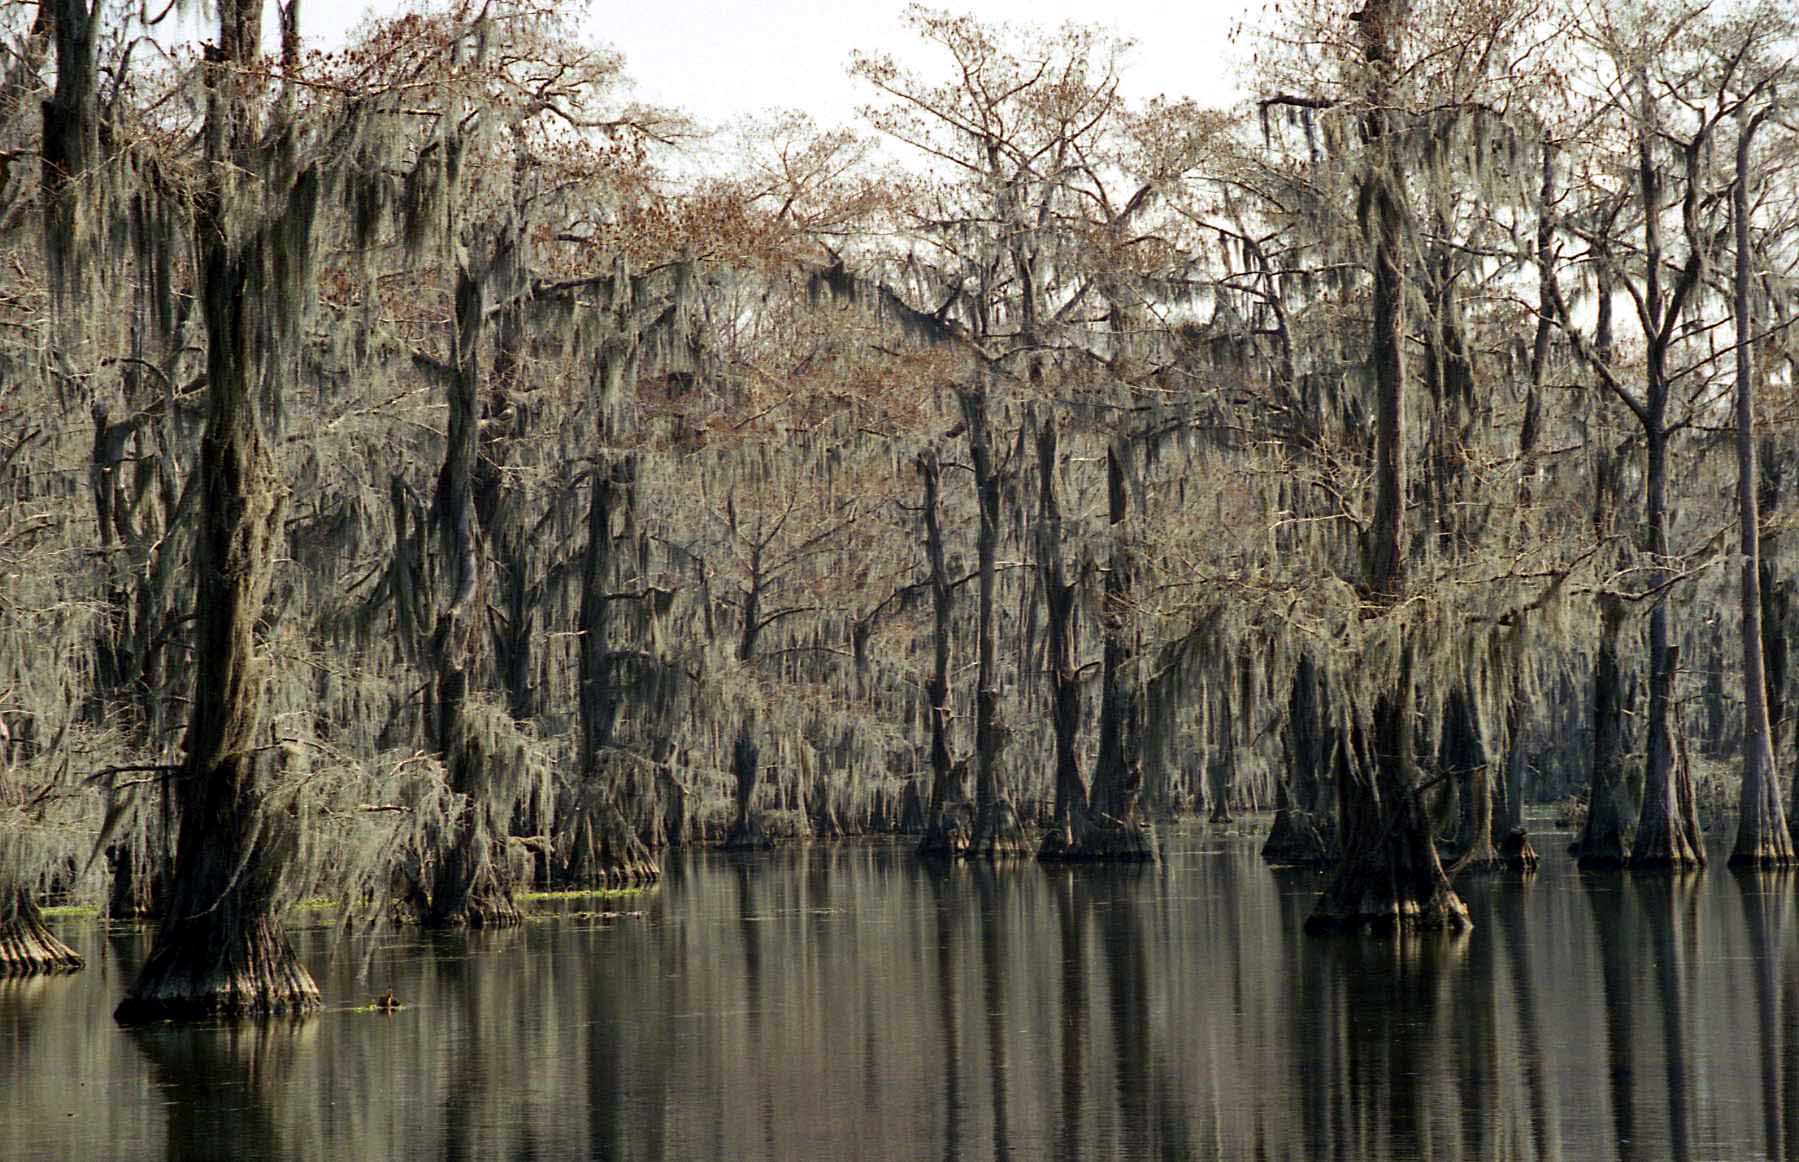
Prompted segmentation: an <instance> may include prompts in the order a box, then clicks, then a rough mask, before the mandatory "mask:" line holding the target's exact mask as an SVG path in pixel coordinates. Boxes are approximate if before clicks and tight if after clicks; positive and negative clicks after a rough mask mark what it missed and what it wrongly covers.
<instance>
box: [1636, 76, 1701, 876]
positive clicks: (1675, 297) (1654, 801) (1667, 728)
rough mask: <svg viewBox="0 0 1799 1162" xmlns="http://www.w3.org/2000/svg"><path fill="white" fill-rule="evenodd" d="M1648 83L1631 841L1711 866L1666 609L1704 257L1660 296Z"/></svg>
mask: <svg viewBox="0 0 1799 1162" xmlns="http://www.w3.org/2000/svg"><path fill="white" fill-rule="evenodd" d="M1639 83H1640V84H1641V86H1642V108H1641V111H1640V116H1639V117H1638V124H1637V133H1638V144H1637V155H1638V167H1637V177H1638V187H1639V191H1640V194H1641V198H1642V202H1643V207H1644V215H1643V256H1644V276H1643V277H1644V290H1643V299H1644V301H1645V302H1646V303H1647V304H1649V310H1648V312H1647V314H1646V317H1645V319H1644V322H1645V324H1646V326H1645V331H1647V332H1648V334H1647V335H1646V336H1645V338H1646V340H1647V346H1648V350H1647V352H1646V359H1645V373H1646V376H1647V381H1646V383H1645V396H1644V399H1643V406H1642V409H1641V411H1640V412H1639V413H1638V418H1639V420H1640V421H1641V423H1642V426H1643V444H1644V458H1645V462H1644V478H1643V499H1644V505H1645V508H1646V509H1647V513H1646V515H1647V518H1648V521H1647V526H1648V527H1647V531H1648V537H1649V543H1648V544H1647V545H1646V546H1644V547H1645V548H1646V549H1647V550H1648V557H1649V568H1648V570H1647V578H1646V579H1647V581H1648V585H1649V589H1650V591H1651V592H1652V593H1654V594H1655V596H1653V597H1652V598H1651V599H1650V600H1651V602H1652V604H1651V605H1650V608H1649V720H1648V723H1647V726H1648V732H1649V738H1648V754H1647V756H1646V759H1645V765H1644V770H1643V803H1642V808H1641V810H1640V812H1639V814H1638V816H1637V832H1636V837H1635V839H1634V841H1633V842H1632V844H1631V850H1630V862H1631V865H1632V866H1633V867H1645V868H1663V867H1673V868H1678V867H1699V866H1703V865H1704V863H1705V848H1704V845H1703V844H1702V843H1701V841H1700V834H1699V820H1698V818H1697V816H1696V815H1695V814H1694V811H1693V809H1692V801H1693V796H1692V791H1691V786H1690V778H1691V776H1690V774H1689V772H1688V771H1687V769H1686V765H1685V764H1684V763H1679V764H1677V763H1676V762H1675V756H1674V733H1673V719H1674V677H1675V674H1676V671H1677V668H1678V661H1679V651H1678V649H1677V647H1676V646H1675V645H1674V643H1673V630H1672V626H1671V625H1670V620H1671V614H1670V611H1669V609H1668V593H1667V586H1668V583H1669V581H1670V575H1669V569H1668V560H1669V552H1670V546H1669V540H1668V393H1669V379H1668V365H1667V361H1668V348H1669V345H1670V344H1671V343H1672V341H1673V336H1674V326H1675V324H1676V323H1678V322H1679V316H1680V313H1681V306H1682V304H1683V303H1684V302H1685V292H1686V291H1687V290H1689V289H1690V287H1691V285H1692V284H1693V283H1694V282H1696V281H1697V278H1698V273H1699V263H1700V261H1701V259H1702V256H1701V255H1699V254H1693V255H1690V256H1689V257H1688V259H1687V263H1686V265H1685V267H1684V268H1683V269H1682V271H1681V276H1680V277H1681V286H1680V287H1678V288H1677V289H1676V290H1675V291H1674V293H1673V294H1672V295H1670V296H1667V297H1666V298H1664V296H1663V294H1662V283H1661V278H1662V262H1663V251H1662V239H1661V222H1660V214H1659V209H1660V206H1661V204H1662V198H1661V175H1660V170H1659V169H1658V168H1657V167H1656V165H1655V161H1654V158H1653V156H1652V154H1651V140H1652V135H1653V134H1654V133H1655V131H1656V130H1655V124H1654V122H1655V118H1654V104H1653V100H1652V98H1651V96H1650V92H1649V83H1648V80H1647V79H1646V78H1639ZM1694 165H1696V162H1694V161H1693V159H1691V158H1689V171H1688V174H1687V184H1688V190H1687V196H1686V205H1685V209H1684V211H1683V212H1684V214H1685V215H1686V220H1687V222H1688V225H1689V227H1690V226H1691V225H1692V217H1691V216H1692V214H1693V213H1694V209H1693V206H1694V202H1695V199H1696V198H1697V196H1698V193H1697V190H1696V189H1694V188H1693V187H1694V183H1696V182H1697V180H1698V175H1697V173H1696V172H1695V170H1694V168H1693V167H1694Z"/></svg>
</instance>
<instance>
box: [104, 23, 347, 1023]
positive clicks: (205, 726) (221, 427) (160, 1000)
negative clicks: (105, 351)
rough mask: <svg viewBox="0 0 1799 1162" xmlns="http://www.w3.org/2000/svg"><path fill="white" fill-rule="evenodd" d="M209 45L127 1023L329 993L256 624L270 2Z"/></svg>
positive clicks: (263, 516) (267, 514) (267, 511)
mask: <svg viewBox="0 0 1799 1162" xmlns="http://www.w3.org/2000/svg"><path fill="white" fill-rule="evenodd" d="M218 11H219V42H218V45H217V46H216V47H210V48H209V49H208V50H207V59H206V62H205V64H204V66H203V74H202V75H203V77H204V79H205V83H206V87H207V115H206V126H205V133H204V136H205V150H206V158H207V162H208V164H207V166H206V178H205V184H204V187H203V189H202V192H201V194H200V196H199V197H198V198H197V199H196V202H195V208H194V210H195V234H196V238H195V249H196V252H197V254H198V257H199V271H198V275H199V280H198V281H199V289H200V299H201V304H200V305H201V310H202V312H203V313H204V316H205V320H206V373H207V414H206V427H205V430H204V433H203V434H202V436H201V441H200V463H199V468H198V471H199V474H200V483H199V492H200V497H199V500H200V524H199V529H198V536H197V545H196V551H195V554H194V609H195V612H196V614H197V617H196V618H195V642H194V667H195V675H194V701H193V711H192V717H191V719H190V720H189V724H188V730H187V758H186V761H185V762H184V763H183V764H182V768H181V770H180V772H179V773H178V774H177V775H176V776H175V777H174V779H173V781H172V785H171V793H172V794H173V795H174V797H175V800H176V803H177V806H178V810H179V815H180V825H179V834H178V838H177V841H176V850H175V864H174V872H173V882H172V883H171V885H170V890H169V900H168V904H167V907H166V910H165V911H164V913H163V916H162V922H161V924H160V925H159V927H158V928H157V932H156V940H155V943H154V944H153V945H152V947H151V950H150V955H149V958H148V959H147V960H146V961H145V962H144V966H143V968H142V970H141V971H140V972H139V973H138V977H137V980H136V981H135V982H134V983H133V984H132V986H131V988H130V990H129V991H128V992H127V993H126V995H125V998H124V1000H123V1001H121V1002H120V1004H119V1007H118V1009H117V1010H116V1011H115V1013H114V1016H115V1017H116V1018H118V1019H119V1020H121V1021H139V1020H160V1019H166V1018H171V1017H176V1018H193V1017H206V1016H227V1017H242V1016H251V1015H257V1014H264V1013H277V1012H294V1011H305V1010H309V1009H314V1008H317V1007H318V1004H319V993H318V987H317V986H316V985H315V984H314V983H313V981H312V977H311V976H310V975H308V973H307V972H306V969H305V968H304V967H303V966H301V964H300V963H299V961H298V959H297V958H296V957H295V955H294V952H293V949H292V948H291V947H290V946H289V945H288V942H287V938H286V936H285V935H284V934H283V933H282V931H281V926H280V913H279V909H278V906H277V899H278V892H279V887H280V881H281V874H282V871H283V869H284V868H285V866H286V865H287V863H288V861H289V859H290V858H291V857H292V854H293V848H294V838H295V837H294V833H293V827H294V824H293V821H292V820H291V819H290V818H288V816H287V815H286V813H284V812H279V811H271V810H269V809H268V808H267V806H266V804H265V801H264V795H265V786H264V784H265V781H266V780H265V776H264V774H263V772H262V771H261V770H260V769H259V768H260V767H261V766H262V764H263V762H264V761H265V754H266V752H264V751H262V750H261V749H260V748H259V747H258V746H257V728H258V711H259V708H260V702H261V697H260V695H261V682H262V665H261V662H260V659H258V658H257V656H256V640H255V631H256V622H257V619H258V617H260V616H261V614H262V609H263V598H264V596H265V594H266V593H267V590H268V583H269V567H270V563H271V561H272V560H273V558H274V553H273V547H274V538H275V530H276V528H277V524H278V522H277V513H276V507H277V506H276V500H275V487H274V479H273V475H274V474H273V469H272V466H271V463H270V458H269V453H268V449H267V448H266V447H265V446H264V444H263V442H262V438H261V434H260V432H259V430H258V421H257V415H256V407H255V391H256V386H257V379H258V376H257V370H258V368H257V366H256V359H255V353H256V351H257V347H258V336H259V332H260V328H259V325H258V323H259V320H258V318H257V314H256V312H257V307H258V306H259V305H261V304H263V302H264V296H265V291H266V289H267V288H265V287H264V286H263V285H262V281H263V271H264V269H265V262H264V259H265V255H264V247H265V245H266V237H265V235H264V234H263V233H262V232H261V231H260V230H258V229H256V228H254V227H253V226H251V225H249V224H248V223H246V222H245V221H244V220H243V217H242V215H243V214H244V213H245V210H244V209H243V207H241V206H240V205H238V204H237V203H238V201H239V200H240V199H241V198H244V197H246V196H247V194H246V193H245V192H244V191H241V190H239V189H238V188H236V186H237V182H238V181H240V180H241V179H240V178H239V177H238V176H237V175H239V174H255V173H257V172H258V164H257V157H256V154H257V152H258V151H257V149H256V136H257V126H258V121H259V118H258V115H257V110H256V105H255V102H254V101H253V100H252V99H251V97H250V95H249V94H248V93H247V92H246V91H245V90H244V89H243V88H242V86H243V85H244V84H245V83H246V80H247V79H248V78H249V77H251V76H253V75H254V73H255V64H256V61H257V58H258V56H259V55H260V52H261V36H262V4H261V0H220V4H219V8H218Z"/></svg>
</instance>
